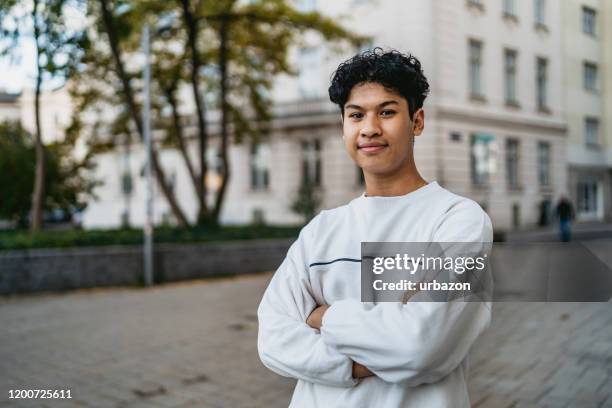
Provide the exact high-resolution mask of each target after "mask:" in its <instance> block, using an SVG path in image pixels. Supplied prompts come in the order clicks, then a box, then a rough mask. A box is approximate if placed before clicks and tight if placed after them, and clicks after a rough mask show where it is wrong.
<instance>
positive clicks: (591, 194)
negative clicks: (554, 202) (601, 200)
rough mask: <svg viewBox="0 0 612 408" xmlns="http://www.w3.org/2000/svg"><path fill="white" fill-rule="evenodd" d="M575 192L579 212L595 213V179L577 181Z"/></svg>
mask: <svg viewBox="0 0 612 408" xmlns="http://www.w3.org/2000/svg"><path fill="white" fill-rule="evenodd" d="M576 193H577V194H576V198H577V200H576V201H577V203H576V204H577V205H576V207H577V210H578V212H579V213H581V214H593V213H597V182H596V181H595V180H582V181H580V182H578V184H577V192H576Z"/></svg>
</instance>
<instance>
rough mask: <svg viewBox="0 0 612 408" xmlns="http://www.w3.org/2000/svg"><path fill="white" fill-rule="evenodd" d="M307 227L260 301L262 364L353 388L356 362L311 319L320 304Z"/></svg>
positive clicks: (310, 379) (284, 373)
mask: <svg viewBox="0 0 612 408" xmlns="http://www.w3.org/2000/svg"><path fill="white" fill-rule="evenodd" d="M307 234H308V226H306V227H305V228H304V229H303V230H302V232H301V233H300V236H299V238H298V240H297V241H295V242H294V243H293V245H291V248H290V249H289V252H288V253H287V256H286V258H285V260H284V261H283V263H282V264H281V266H280V267H279V268H278V270H277V271H276V273H275V274H274V276H273V277H272V280H271V281H270V284H269V285H268V288H267V289H266V291H265V293H264V296H263V299H262V300H261V303H260V305H259V308H258V311H257V316H258V319H259V333H258V337H257V349H258V352H259V357H260V359H261V361H262V363H263V364H264V365H265V366H266V367H268V368H269V369H270V370H272V371H274V372H275V373H277V374H279V375H282V376H284V377H291V378H296V379H301V380H304V381H308V382H312V383H319V384H323V385H328V386H336V387H352V386H355V385H356V384H357V383H358V382H359V381H358V380H357V379H355V378H353V377H352V367H353V361H352V360H351V359H350V358H348V357H347V356H346V355H344V354H341V353H339V352H338V351H337V350H334V349H332V348H331V347H330V346H329V345H328V344H326V343H325V342H324V341H323V340H322V338H321V334H320V333H319V331H318V330H316V329H313V328H312V327H310V326H309V325H308V324H306V319H307V318H308V316H309V315H310V312H312V310H314V308H315V307H317V303H316V301H315V300H314V298H313V296H312V289H311V286H310V281H309V278H308V273H307V268H308V265H306V263H305V259H306V257H305V252H306V248H305V246H306V244H307V243H306V242H305V237H306V236H307Z"/></svg>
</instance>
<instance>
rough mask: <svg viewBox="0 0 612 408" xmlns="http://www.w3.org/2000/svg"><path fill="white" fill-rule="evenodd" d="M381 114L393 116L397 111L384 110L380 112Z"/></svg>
mask: <svg viewBox="0 0 612 408" xmlns="http://www.w3.org/2000/svg"><path fill="white" fill-rule="evenodd" d="M380 114H381V115H383V116H391V115H394V114H395V111H393V110H384V111H382V112H380Z"/></svg>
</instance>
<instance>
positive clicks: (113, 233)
mask: <svg viewBox="0 0 612 408" xmlns="http://www.w3.org/2000/svg"><path fill="white" fill-rule="evenodd" d="M299 230H300V227H298V226H286V227H271V226H235V227H222V228H216V229H213V228H204V227H197V228H189V229H178V228H157V229H156V230H155V242H156V243H180V244H184V243H194V242H212V241H230V240H243V239H271V238H295V237H297V235H298V233H299ZM142 242H143V234H142V230H137V229H121V230H86V231H83V230H66V231H41V232H38V233H34V234H32V233H29V232H27V231H0V250H9V249H28V248H66V247H83V246H107V245H140V244H142Z"/></svg>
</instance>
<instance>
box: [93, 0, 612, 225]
mask: <svg viewBox="0 0 612 408" xmlns="http://www.w3.org/2000/svg"><path fill="white" fill-rule="evenodd" d="M576 2H577V0H576ZM591 2H595V0H593V1H591ZM601 3H602V4H603V3H606V1H605V0H602V2H601ZM297 5H298V7H299V8H300V9H302V10H305V11H307V10H317V11H320V12H322V13H323V14H326V15H328V16H332V17H334V18H335V19H336V20H337V21H339V22H340V23H342V24H343V25H344V26H345V27H346V28H348V29H350V30H352V31H355V32H357V33H359V34H362V35H366V36H369V37H370V38H371V41H370V42H369V43H368V44H367V45H366V46H365V48H371V47H374V46H381V47H383V48H394V49H398V50H400V51H402V52H411V53H413V54H414V55H415V56H417V57H418V58H419V59H420V61H421V62H422V65H423V67H424V71H425V74H426V76H427V77H428V79H429V82H430V85H431V93H430V97H429V98H428V99H427V100H426V103H425V107H424V108H425V114H426V115H425V116H426V123H425V131H424V133H423V135H421V136H420V137H418V138H417V140H416V144H415V156H416V162H417V166H418V167H419V169H420V170H421V172H422V174H423V176H424V177H425V178H426V179H427V180H430V181H431V180H437V181H438V182H439V183H440V184H441V185H443V186H444V187H446V188H448V189H450V190H451V191H454V192H456V193H458V194H461V195H465V196H468V197H471V198H473V199H474V200H476V201H477V202H478V203H480V204H481V205H482V206H483V207H484V208H485V209H486V211H487V212H488V213H489V214H490V216H491V218H492V220H493V223H494V226H495V228H496V229H499V230H509V229H515V228H529V227H533V226H536V225H541V224H545V223H547V222H550V221H551V220H552V218H553V216H554V205H555V202H556V200H557V199H558V198H559V197H560V196H561V195H567V194H570V195H571V189H570V180H569V179H568V167H567V159H568V157H571V155H572V154H573V153H572V152H571V150H568V148H567V137H568V136H567V135H568V134H569V133H571V132H570V129H569V127H568V126H569V125H568V123H569V121H568V119H567V118H568V115H567V112H568V110H569V106H568V103H567V98H568V95H567V94H568V92H570V88H571V87H574V86H576V85H575V84H572V83H571V82H569V81H568V75H571V74H569V73H568V71H567V69H566V67H565V64H566V58H567V55H566V54H567V52H566V51H565V48H564V47H565V44H564V41H567V39H566V37H567V34H566V30H565V28H564V25H563V23H564V21H565V20H566V19H567V18H569V17H567V14H568V13H570V14H571V13H576V11H575V10H574V11H572V10H569V11H568V10H566V9H564V8H563V9H562V2H556V1H545V0H530V1H518V0H514V1H512V0H480V1H477V0H466V1H458V2H443V1H441V0H435V1H429V2H423V1H418V0H410V1H400V0H378V1H375V2H373V1H364V0H339V1H334V2H322V1H319V2H316V1H314V0H301V1H299V2H298V4H297ZM563 7H565V6H563ZM602 14H603V11H602ZM608 14H610V13H608ZM572 18H577V17H576V16H573V17H572ZM602 44H603V41H602ZM602 49H603V48H602ZM356 51H358V50H354V49H344V50H343V51H342V52H340V53H338V52H337V51H336V50H335V49H332V48H331V47H329V46H326V45H324V44H323V43H322V42H321V41H320V39H319V38H318V37H317V36H306V38H305V41H304V44H303V45H300V46H299V47H295V48H294V49H293V50H292V51H291V59H292V61H294V64H295V66H296V67H297V68H298V69H299V74H298V76H297V77H289V76H280V77H279V78H278V79H277V81H276V83H275V87H274V90H273V93H272V96H273V100H274V101H275V108H274V111H275V119H274V120H273V122H272V129H273V130H272V132H271V135H270V137H269V138H268V139H267V140H265V141H262V142H260V143H259V144H258V145H252V144H250V143H249V142H244V143H242V144H232V145H231V147H230V152H229V153H230V162H231V167H232V179H231V181H230V184H229V187H228V191H227V196H226V200H225V206H224V208H223V211H222V213H221V221H222V222H223V223H226V224H244V223H250V222H262V221H263V222H265V223H269V224H293V223H298V222H300V221H301V217H300V216H299V215H298V214H296V213H294V212H293V211H292V210H291V206H292V203H293V201H294V200H295V199H296V197H297V192H298V189H299V186H300V184H301V183H303V182H304V181H308V182H310V183H312V184H314V185H316V186H318V189H319V191H320V193H321V197H322V205H321V207H322V208H323V209H325V208H333V207H336V206H339V205H342V204H345V203H347V202H348V201H350V200H351V199H352V198H354V197H357V196H359V195H360V194H361V193H362V192H363V189H364V185H363V177H362V175H361V173H360V170H359V169H358V168H357V167H356V165H355V164H354V163H353V162H352V161H351V159H350V158H349V156H348V154H347V153H346V152H345V151H344V145H343V142H342V138H341V134H342V133H341V132H342V129H341V122H340V113H339V110H338V108H337V107H336V106H333V105H332V104H331V103H330V102H329V101H328V97H327V87H328V85H329V79H330V75H331V74H332V72H333V70H334V69H335V68H336V67H337V65H338V64H339V63H340V62H341V61H343V60H345V59H346V58H348V57H350V56H352V55H353V54H354V53H355V52H356ZM601 54H602V55H601V56H600V58H602V59H604V58H607V60H606V61H604V62H602V63H601V64H602V67H600V72H604V70H603V66H604V65H605V64H609V58H610V55H609V54H606V53H605V52H604V51H601ZM608 66H609V65H608ZM600 75H601V74H600ZM601 76H603V75H601ZM574 79H575V78H574ZM602 82H603V81H602ZM602 86H603V83H602ZM605 86H607V87H610V85H609V84H607V85H605ZM602 90H603V88H602ZM605 92H606V93H607V94H610V91H609V89H607V88H606V90H605ZM602 93H603V91H602ZM601 109H602V113H601V114H600V116H601V117H602V118H603V117H604V116H605V115H604V113H603V110H604V109H605V108H604V107H603V106H602V108H601ZM608 110H609V108H608ZM601 122H602V123H606V122H605V121H604V119H601ZM571 137H573V136H571ZM572 140H573V139H572ZM215 142H216V141H215V140H214V138H213V141H212V146H211V148H210V149H209V150H210V151H209V154H210V160H211V162H210V166H211V167H213V168H214V167H215V163H214V158H215V155H216V153H215V151H216V146H215ZM193 151H194V152H195V146H194V149H193ZM194 154H195V153H194ZM161 156H162V162H163V163H164V167H165V168H166V169H167V173H168V177H169V181H170V182H171V184H172V185H173V186H174V189H175V192H176V194H177V196H179V197H180V199H179V202H180V203H181V205H182V207H183V209H184V210H185V212H186V213H187V214H188V215H189V217H190V218H191V219H192V220H193V219H195V216H196V211H197V208H196V199H195V196H194V194H193V188H192V186H191V185H190V182H189V181H188V180H189V177H188V175H187V172H186V169H185V168H184V165H183V163H182V161H181V160H180V158H179V157H178V154H176V153H175V152H173V151H164V152H162V153H161ZM143 162H144V154H143V150H142V147H141V146H132V147H131V148H130V150H129V152H128V151H117V152H114V153H109V154H107V155H104V156H100V158H99V165H98V171H97V177H98V178H99V179H102V180H104V181H105V184H104V185H102V186H101V187H100V188H99V190H98V191H97V195H98V197H100V199H99V200H97V201H92V202H91V203H90V205H89V207H88V209H87V211H86V213H85V214H84V218H83V221H84V225H85V226H86V227H92V228H93V227H109V228H110V227H118V226H120V225H121V224H122V223H123V224H129V225H142V222H143V215H142V214H143V212H144V211H143V209H144V185H143V183H142V181H143V178H142V174H143V173H142V168H143ZM570 170H571V168H570ZM608 175H609V173H608ZM126 180H129V181H126ZM207 182H208V183H209V184H210V187H211V188H213V189H214V188H215V185H217V184H218V179H216V178H215V175H214V174H212V175H211V176H210V177H209V179H208V180H207ZM156 197H157V198H159V199H158V200H156V204H155V214H156V216H155V217H156V222H158V223H163V222H168V223H172V216H171V214H170V211H169V209H168V206H167V205H166V203H165V201H164V200H163V197H162V196H161V195H160V194H158V193H156Z"/></svg>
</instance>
